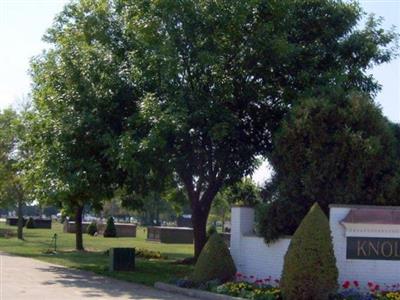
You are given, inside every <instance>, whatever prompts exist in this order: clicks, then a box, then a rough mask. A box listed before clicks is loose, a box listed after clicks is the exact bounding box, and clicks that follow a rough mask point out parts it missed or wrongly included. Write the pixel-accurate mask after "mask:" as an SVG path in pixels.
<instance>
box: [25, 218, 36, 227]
mask: <svg viewBox="0 0 400 300" xmlns="http://www.w3.org/2000/svg"><path fill="white" fill-rule="evenodd" d="M25 226H26V228H35V220H34V219H33V218H32V217H29V219H28V221H26V224H25Z"/></svg>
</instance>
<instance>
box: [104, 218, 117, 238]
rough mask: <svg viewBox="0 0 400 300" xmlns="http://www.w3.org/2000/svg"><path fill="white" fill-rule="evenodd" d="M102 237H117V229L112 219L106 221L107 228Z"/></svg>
mask: <svg viewBox="0 0 400 300" xmlns="http://www.w3.org/2000/svg"><path fill="white" fill-rule="evenodd" d="M103 236H104V237H116V236H117V229H116V228H115V224H114V218H113V217H109V218H108V220H107V226H106V229H105V230H104V234H103Z"/></svg>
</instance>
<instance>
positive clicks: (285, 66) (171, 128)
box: [32, 0, 395, 256]
mask: <svg viewBox="0 0 400 300" xmlns="http://www.w3.org/2000/svg"><path fill="white" fill-rule="evenodd" d="M362 16H363V13H362V11H361V9H360V7H359V6H358V5H357V4H356V3H348V2H342V1H334V0H311V1H292V0H279V1H265V0H255V1H253V0H252V1H242V0H240V1H239V0H234V1H232V0H229V1H227V0H200V1H193V0H182V1H175V0H165V1H156V0H151V1H148V0H101V1H98V0H85V1H83V0H82V1H77V2H73V3H71V4H69V5H67V6H66V8H65V9H64V11H63V12H62V13H61V14H60V15H59V17H58V18H57V20H56V22H55V24H54V26H52V28H51V29H50V30H49V33H48V35H47V36H46V40H47V41H49V42H50V43H51V45H52V46H53V47H52V50H49V51H48V52H46V53H44V54H43V55H41V56H39V57H38V58H37V59H35V60H34V62H33V65H32V74H33V79H34V90H33V98H34V103H35V109H36V110H37V113H36V114H35V116H34V118H33V119H34V124H35V129H37V130H36V131H35V132H40V134H36V135H35V134H34V141H35V145H40V146H38V148H37V153H38V154H37V156H36V159H35V165H36V166H37V167H39V170H43V171H39V172H37V174H41V175H40V178H37V181H38V182H39V183H40V184H39V185H38V186H39V187H40V188H38V190H44V191H45V193H44V194H46V197H47V195H48V194H54V195H57V198H58V199H68V200H65V201H64V200H62V202H63V203H64V202H67V203H70V202H71V201H72V202H73V203H75V202H79V203H80V202H82V201H83V200H82V199H85V201H86V200H89V199H90V201H95V202H97V201H98V200H100V199H101V198H103V197H104V196H106V195H108V194H109V192H110V191H111V190H112V188H110V186H111V187H114V186H113V185H114V184H115V183H117V184H123V185H124V190H126V191H127V193H129V194H130V195H133V196H132V197H131V198H130V199H132V201H136V200H137V199H138V198H136V197H135V195H137V196H138V197H141V198H142V197H144V195H145V194H146V193H148V192H151V190H152V189H155V190H157V191H161V190H163V189H165V188H169V187H170V183H171V181H172V182H174V184H173V185H174V186H177V187H179V188H181V187H184V189H185V191H186V194H187V198H188V199H189V202H190V204H191V209H192V216H193V217H192V218H193V220H192V221H193V225H194V236H195V254H196V256H198V255H199V254H200V251H201V249H202V247H203V246H204V243H205V242H206V222H207V217H208V214H209V211H210V207H211V204H212V201H213V199H214V197H215V195H216V194H217V193H218V191H219V190H220V189H221V188H222V187H223V186H229V185H232V184H234V183H235V182H237V181H239V180H241V178H243V177H244V176H247V175H250V174H251V173H252V172H253V171H254V169H255V168H256V167H257V166H258V157H259V156H264V157H265V156H268V155H269V154H270V153H271V150H272V149H273V136H274V134H275V132H276V130H277V129H278V128H279V124H280V122H281V120H282V118H283V117H284V116H285V115H286V114H287V113H288V112H289V111H290V109H291V107H292V106H293V105H295V104H296V103H299V102H301V101H302V99H304V98H307V97H314V96H319V95H323V94H326V93H327V92H329V91H331V90H332V89H341V90H344V91H350V90H357V91H362V92H365V93H367V94H370V95H374V94H375V93H376V92H377V91H378V90H379V85H378V84H377V82H376V81H375V80H374V79H373V77H371V76H370V75H368V73H367V71H368V69H369V68H370V67H371V66H373V65H374V64H380V63H384V62H387V61H390V59H391V58H392V56H393V51H392V49H391V45H392V41H393V39H394V38H395V34H394V33H393V32H387V31H384V30H383V29H381V28H380V24H379V21H377V20H376V19H374V18H373V17H370V18H369V19H368V20H367V22H366V24H365V26H363V27H359V26H358V22H359V21H360V20H361V18H362ZM39 148H43V151H39ZM115 174H118V176H115ZM165 182H168V184H165ZM43 187H44V189H43ZM94 191H95V192H94Z"/></svg>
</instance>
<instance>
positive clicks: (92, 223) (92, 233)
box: [86, 221, 97, 236]
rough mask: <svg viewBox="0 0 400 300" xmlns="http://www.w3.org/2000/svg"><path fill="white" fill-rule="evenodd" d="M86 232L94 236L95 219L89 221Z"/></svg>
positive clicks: (95, 228)
mask: <svg viewBox="0 0 400 300" xmlns="http://www.w3.org/2000/svg"><path fill="white" fill-rule="evenodd" d="M86 232H87V234H89V235H91V236H94V235H95V234H96V232H97V223H96V222H95V221H93V222H91V223H90V224H89V226H88V227H87V229H86Z"/></svg>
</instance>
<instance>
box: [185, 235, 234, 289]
mask: <svg viewBox="0 0 400 300" xmlns="http://www.w3.org/2000/svg"><path fill="white" fill-rule="evenodd" d="M235 273H236V267H235V264H234V262H233V259H232V256H231V253H230V252H229V249H228V247H227V246H226V244H225V242H224V240H223V238H222V237H221V236H220V235H219V234H216V233H215V234H213V235H212V236H210V238H209V239H208V241H207V243H206V244H205V246H204V248H203V250H202V251H201V253H200V256H199V258H198V259H197V263H196V265H195V267H194V272H193V275H192V278H191V279H192V280H193V281H194V282H197V283H201V282H206V281H210V280H213V279H219V280H220V281H222V282H224V281H227V280H229V279H231V278H233V276H234V275H235Z"/></svg>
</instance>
